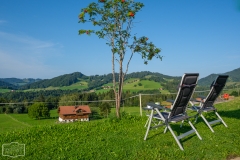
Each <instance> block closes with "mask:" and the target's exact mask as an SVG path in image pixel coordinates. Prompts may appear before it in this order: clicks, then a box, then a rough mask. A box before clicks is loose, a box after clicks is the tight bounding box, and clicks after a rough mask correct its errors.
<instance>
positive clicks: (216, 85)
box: [202, 75, 229, 108]
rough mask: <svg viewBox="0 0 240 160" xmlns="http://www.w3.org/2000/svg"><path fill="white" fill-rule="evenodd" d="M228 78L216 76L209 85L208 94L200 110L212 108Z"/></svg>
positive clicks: (226, 76)
mask: <svg viewBox="0 0 240 160" xmlns="http://www.w3.org/2000/svg"><path fill="white" fill-rule="evenodd" d="M228 77H229V76H228V75H218V77H217V78H216V79H215V80H214V81H213V83H212V84H211V89H210V92H209V93H208V95H207V97H206V98H205V102H204V103H203V105H202V108H206V107H212V106H213V103H214V102H215V100H216V99H217V97H218V96H219V94H220V93H221V91H222V90H223V88H224V86H225V84H226V82H227V79H228Z"/></svg>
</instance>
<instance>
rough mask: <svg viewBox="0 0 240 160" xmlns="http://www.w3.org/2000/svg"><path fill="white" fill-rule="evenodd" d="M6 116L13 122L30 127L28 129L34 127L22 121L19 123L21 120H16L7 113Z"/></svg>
mask: <svg viewBox="0 0 240 160" xmlns="http://www.w3.org/2000/svg"><path fill="white" fill-rule="evenodd" d="M5 115H6V116H7V117H9V118H11V119H12V120H14V121H15V122H18V123H21V124H23V125H25V126H28V127H32V126H31V125H29V124H27V123H24V122H21V121H19V120H17V119H16V118H14V117H12V116H10V115H9V114H7V113H5Z"/></svg>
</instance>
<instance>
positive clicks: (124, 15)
mask: <svg viewBox="0 0 240 160" xmlns="http://www.w3.org/2000/svg"><path fill="white" fill-rule="evenodd" d="M143 6H144V4H143V3H140V2H134V1H133V0H99V1H98V2H97V3H95V2H93V3H90V4H89V5H88V6H87V7H86V8H83V9H81V13H80V14H79V23H85V22H90V23H92V24H93V26H96V27H97V30H86V29H81V30H79V34H80V35H82V34H87V35H91V34H96V35H97V36H98V37H99V38H102V39H105V40H106V41H107V45H109V46H110V47H111V52H112V76H113V90H114V93H115V100H116V102H115V103H116V116H117V117H118V118H120V104H121V99H122V89H123V80H124V76H125V75H126V74H127V72H128V67H129V64H130V61H131V59H132V57H133V55H134V53H139V54H140V55H141V56H142V58H143V59H144V63H145V64H147V63H148V61H149V60H151V59H152V58H153V57H156V58H159V59H162V56H160V55H159V53H160V51H161V50H160V49H159V48H157V47H156V46H155V45H154V44H153V43H152V42H149V39H148V37H146V36H143V37H140V38H137V37H136V36H135V35H132V34H131V30H132V28H133V20H134V18H135V16H136V14H137V13H138V12H139V11H140V10H141V8H142V7H143ZM128 51H129V52H130V58H129V59H128V61H127V65H126V70H125V71H124V70H123V61H124V59H125V56H126V54H127V53H128ZM115 62H117V63H118V65H119V73H118V86H117V80H116V75H115Z"/></svg>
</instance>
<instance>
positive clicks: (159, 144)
mask: <svg viewBox="0 0 240 160" xmlns="http://www.w3.org/2000/svg"><path fill="white" fill-rule="evenodd" d="M216 107H217V108H218V113H219V114H220V115H221V116H222V118H223V119H224V121H225V122H226V123H227V125H228V128H226V127H224V125H222V124H217V125H214V126H213V129H214V131H215V133H212V132H211V131H210V130H209V129H208V127H207V126H206V125H205V123H204V122H203V120H202V119H201V118H199V121H198V122H197V123H196V124H194V126H195V127H196V129H197V130H198V132H199V134H200V135H201V136H202V138H203V140H199V139H198V138H197V136H196V135H193V136H188V137H186V138H184V139H182V140H181V143H182V145H183V147H184V151H181V150H180V149H179V147H178V145H177V143H176V142H175V140H174V138H173V137H172V135H171V133H170V132H167V133H166V134H164V133H163V131H164V128H163V127H162V128H158V129H154V130H151V131H150V133H149V136H148V139H147V140H146V141H144V140H143V138H144V135H145V132H146V128H145V127H144V124H145V123H146V120H147V117H146V116H143V117H140V116H135V115H133V114H131V113H132V112H136V113H137V110H138V107H125V108H124V110H125V112H127V113H128V112H129V113H128V114H127V115H126V116H125V117H123V118H122V120H118V119H115V118H112V116H111V118H107V119H101V120H96V121H90V122H75V123H66V124H55V123H49V124H47V125H37V126H33V127H26V128H25V129H23V130H22V129H19V130H16V131H14V132H12V131H9V132H4V133H3V132H2V133H0V137H1V138H0V145H2V144H5V143H10V142H19V143H21V144H25V146H26V149H25V151H26V154H25V156H24V157H19V158H18V159H29V160H30V159H31V160H32V159H63V160H65V159H67V160H68V159H69V160H75V159H94V160H95V159H98V160H101V159H113V160H115V159H121V160H122V159H127V160H129V159H138V160H141V159H144V160H145V159H147V160H148V159H157V160H158V159H164V160H165V159H183V160H185V159H189V160H192V159H193V160H195V159H206V160H208V159H213V160H221V159H230V158H234V157H237V156H240V145H239V144H240V138H239V136H240V129H239V123H240V118H239V115H240V97H239V98H235V100H233V101H228V102H226V103H221V104H217V105H216ZM122 109H123V108H122ZM112 111H113V112H114V110H112ZM213 116H214V115H209V116H206V118H210V119H211V118H213ZM1 120H3V119H1ZM29 124H31V123H29ZM172 128H174V131H175V133H176V134H180V133H183V132H184V131H186V130H185V129H189V126H188V125H187V124H185V125H184V128H180V127H179V124H174V125H173V127H172ZM1 158H2V159H8V158H7V157H1Z"/></svg>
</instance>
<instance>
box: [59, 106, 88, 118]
mask: <svg viewBox="0 0 240 160" xmlns="http://www.w3.org/2000/svg"><path fill="white" fill-rule="evenodd" d="M58 113H59V122H73V121H89V116H90V114H91V110H90V107H89V106H88V105H82V106H60V107H59V109H58Z"/></svg>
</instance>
